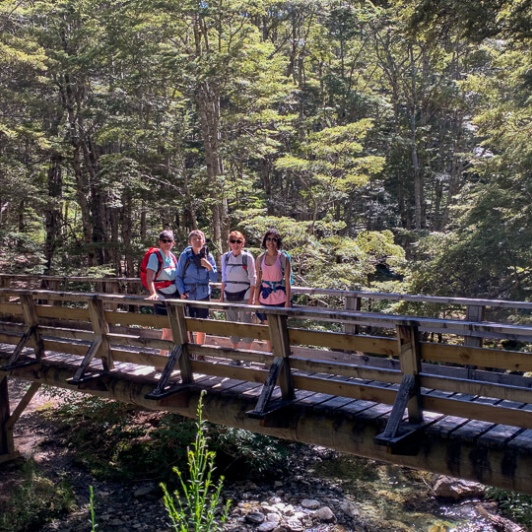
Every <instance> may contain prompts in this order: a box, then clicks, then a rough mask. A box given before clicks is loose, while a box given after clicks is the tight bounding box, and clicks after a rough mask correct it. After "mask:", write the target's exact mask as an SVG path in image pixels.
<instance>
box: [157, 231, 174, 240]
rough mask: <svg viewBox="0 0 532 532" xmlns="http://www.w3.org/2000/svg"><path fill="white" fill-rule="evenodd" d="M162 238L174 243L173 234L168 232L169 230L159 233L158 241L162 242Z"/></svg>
mask: <svg viewBox="0 0 532 532" xmlns="http://www.w3.org/2000/svg"><path fill="white" fill-rule="evenodd" d="M163 238H169V239H170V240H172V242H173V241H174V232H173V231H170V229H165V230H164V231H161V232H160V233H159V240H162V239H163Z"/></svg>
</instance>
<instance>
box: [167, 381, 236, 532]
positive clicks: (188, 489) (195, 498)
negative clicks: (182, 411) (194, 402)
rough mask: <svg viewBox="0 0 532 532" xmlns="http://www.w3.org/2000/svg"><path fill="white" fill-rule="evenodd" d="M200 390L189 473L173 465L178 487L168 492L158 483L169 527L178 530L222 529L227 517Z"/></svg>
mask: <svg viewBox="0 0 532 532" xmlns="http://www.w3.org/2000/svg"><path fill="white" fill-rule="evenodd" d="M204 393H205V392H202V394H201V396H200V400H199V401H198V408H197V422H196V438H195V440H194V443H193V444H192V448H189V449H188V451H187V464H188V475H189V477H188V478H186V477H185V476H184V475H183V473H182V471H181V470H180V469H179V468H178V467H175V468H174V472H175V473H176V474H177V476H178V478H179V482H180V490H179V489H178V490H176V491H174V493H170V491H169V490H168V488H167V486H166V485H165V484H164V483H161V488H162V490H163V494H164V505H165V507H166V509H167V511H168V515H169V517H170V519H171V521H172V527H173V529H174V530H175V531H179V532H189V531H194V532H211V531H217V530H223V526H222V525H223V523H224V522H225V521H226V520H227V515H228V513H229V507H230V504H231V501H227V502H226V503H225V505H224V506H223V508H220V506H221V491H222V487H223V477H220V478H219V479H218V481H217V482H216V483H215V482H214V480H213V472H214V469H215V465H214V460H215V456H216V453H215V452H214V451H211V450H209V448H208V445H207V438H206V435H205V428H204V422H203V417H202V416H203V413H202V412H203V396H204Z"/></svg>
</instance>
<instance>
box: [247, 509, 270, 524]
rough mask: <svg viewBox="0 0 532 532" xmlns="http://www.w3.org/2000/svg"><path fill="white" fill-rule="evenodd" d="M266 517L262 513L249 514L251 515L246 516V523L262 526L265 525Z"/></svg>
mask: <svg viewBox="0 0 532 532" xmlns="http://www.w3.org/2000/svg"><path fill="white" fill-rule="evenodd" d="M265 519H266V518H265V516H264V514H263V513H261V512H249V514H247V515H246V522H247V523H251V524H252V525H260V524H262V523H264V520H265Z"/></svg>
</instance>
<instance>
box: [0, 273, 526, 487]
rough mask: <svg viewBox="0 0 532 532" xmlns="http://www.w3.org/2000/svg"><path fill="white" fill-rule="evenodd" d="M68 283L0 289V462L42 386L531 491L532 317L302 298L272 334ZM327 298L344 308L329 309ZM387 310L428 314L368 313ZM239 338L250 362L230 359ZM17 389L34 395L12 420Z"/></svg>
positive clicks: (6, 282) (241, 356)
mask: <svg viewBox="0 0 532 532" xmlns="http://www.w3.org/2000/svg"><path fill="white" fill-rule="evenodd" d="M44 280H46V282H47V285H48V286H52V288H56V289H53V290H43V289H41V288H40V287H41V286H42V285H43V281H44ZM49 281H53V282H56V283H57V284H56V285H53V284H50V282H49ZM70 281H72V280H70ZM22 282H25V284H21V283H22ZM60 282H61V280H57V279H54V278H49V279H44V278H39V279H38V280H35V279H34V280H33V281H32V282H30V280H29V278H24V279H22V278H20V279H16V278H15V277H7V276H0V286H3V288H0V462H2V461H3V462H5V461H7V460H11V459H13V458H14V457H16V456H17V452H16V441H15V440H14V437H13V428H14V425H15V424H16V422H17V420H18V418H19V417H20V415H21V413H22V412H23V411H24V409H25V407H26V406H27V405H28V403H29V402H30V401H31V398H32V397H33V396H34V394H35V393H36V392H37V390H38V389H39V387H40V386H41V385H43V384H46V385H50V386H54V387H60V388H66V389H70V390H77V391H80V392H83V393H87V394H93V395H98V396H102V397H107V398H111V399H115V400H118V401H124V402H128V403H132V404H135V405H138V406H139V407H141V408H144V409H151V410H165V411H171V412H176V413H179V414H182V415H185V416H188V417H194V416H195V414H196V407H197V402H198V398H199V394H200V393H201V391H202V390H206V391H207V395H206V397H205V399H204V404H205V410H204V414H205V418H206V419H208V420H209V421H211V422H213V423H218V424H223V425H227V426H233V427H241V428H244V429H248V430H250V431H254V432H260V433H264V434H269V435H272V436H276V437H279V438H284V439H286V440H291V441H298V442H304V443H308V444H316V445H321V446H325V447H329V448H332V449H337V450H339V451H342V452H347V453H352V454H356V455H360V456H366V457H370V458H374V459H378V460H385V461H389V462H393V463H396V464H401V465H405V466H410V467H413V468H418V469H424V470H428V471H433V472H437V473H441V474H446V475H451V476H455V477H460V478H466V479H472V480H477V481H480V482H482V483H485V484H490V485H494V486H499V487H503V488H508V489H513V490H517V491H521V492H525V493H532V481H531V480H530V479H531V478H532V389H531V386H532V378H530V377H529V376H528V372H532V350H529V351H525V350H524V349H525V348H526V347H527V344H528V343H529V342H530V343H531V344H532V326H529V325H526V326H525V325H516V324H512V323H510V320H508V319H506V318H505V317H504V314H505V312H502V311H501V309H502V310H511V311H512V313H513V314H514V316H516V315H517V314H518V312H522V313H525V314H526V313H529V312H530V310H531V308H532V304H527V303H518V302H505V301H480V300H466V299H443V298H426V297H425V298H423V297H422V296H405V295H391V294H373V293H363V292H341V291H339V292H335V291H330V290H329V291H327V290H322V291H317V290H305V289H294V292H295V293H296V294H300V296H299V297H300V298H302V299H303V298H306V300H305V301H304V303H306V304H302V305H301V306H296V307H294V308H292V309H281V308H279V309H270V310H268V316H269V319H268V324H267V325H262V324H242V323H231V322H228V321H225V319H224V310H225V309H227V308H228V307H229V306H230V304H226V303H218V302H211V303H203V304H201V303H200V305H207V306H209V308H210V309H211V317H212V319H209V320H200V319H192V318H188V317H185V312H184V309H185V307H184V302H182V301H181V300H167V301H166V302H165V304H166V306H167V308H168V311H169V312H168V317H166V316H156V315H153V314H151V313H150V312H148V311H147V309H149V307H151V306H152V305H153V302H151V301H148V300H145V299H144V297H142V296H140V295H138V294H137V295H135V293H134V292H135V290H133V289H131V286H130V287H129V289H128V291H126V292H127V293H125V294H124V293H119V292H120V291H121V290H119V289H116V286H118V283H117V282H115V283H114V284H113V281H112V280H109V279H105V280H100V281H99V282H100V283H101V284H99V285H98V284H93V285H91V287H92V288H91V287H89V289H93V290H94V286H96V287H97V288H96V291H93V292H81V291H69V290H65V289H64V287H63V286H60V284H59V283H60ZM32 283H33V284H32ZM36 283H38V284H39V286H38V287H37V286H36ZM80 283H81V281H80ZM104 283H107V285H113V287H112V288H111V289H108V288H105V285H104ZM120 283H122V286H123V287H125V286H127V285H128V283H126V282H124V281H122V280H121V281H120ZM131 284H133V281H131ZM19 286H21V288H18V287H19ZM84 288H85V289H86V288H87V287H86V286H85V287H84ZM104 290H105V292H107V293H103V292H104ZM124 291H125V290H122V292H124ZM327 298H329V302H330V301H336V302H337V303H338V305H337V307H338V308H331V307H329V308H321V307H319V306H318V305H317V304H316V302H319V301H322V300H324V299H327ZM382 299H388V300H403V301H409V302H410V303H412V304H416V305H422V304H423V305H425V306H423V307H422V306H419V307H418V309H419V314H425V315H424V316H422V315H418V316H409V315H399V314H383V313H378V312H372V311H370V310H368V308H367V307H368V305H370V304H371V305H375V304H376V303H375V302H378V301H379V300H382ZM370 302H372V303H370ZM427 304H428V305H429V306H427ZM438 305H439V306H438ZM247 308H250V307H247ZM436 309H438V310H436ZM442 309H445V310H442ZM497 309H498V310H497ZM429 311H430V313H429ZM487 311H489V312H492V314H493V316H495V317H496V318H497V319H491V320H490V321H486V316H485V313H486V312H487ZM443 314H447V317H442V315H443ZM453 316H454V318H453ZM526 319H527V318H526V315H524V316H522V322H523V321H525V320H526ZM163 327H169V328H171V330H172V333H173V341H172V342H170V341H166V340H161V339H160V336H161V335H160V329H161V328H163ZM195 332H205V333H207V338H208V341H207V343H206V344H205V345H201V346H200V345H196V344H194V343H192V342H191V341H190V337H191V334H193V333H195ZM233 334H235V335H239V336H243V337H252V338H255V339H256V340H255V342H254V343H253V350H234V349H232V348H231V347H230V343H229V340H228V337H229V336H230V335H233ZM505 343H506V345H511V346H512V347H513V348H516V346H518V347H519V348H520V349H521V350H520V351H517V350H513V351H510V350H507V349H504V348H503V347H501V345H504V344H505ZM270 346H271V350H270ZM161 351H162V352H163V353H164V352H166V351H167V352H168V354H166V355H165V354H161ZM240 361H242V364H241V365H236V364H235V363H238V362H240ZM8 379H24V380H26V381H28V382H29V387H28V391H27V392H26V395H25V396H24V397H23V399H22V400H21V401H20V402H19V403H18V405H15V406H14V408H13V409H11V407H10V404H9V394H8Z"/></svg>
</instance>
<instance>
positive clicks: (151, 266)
mask: <svg viewBox="0 0 532 532" xmlns="http://www.w3.org/2000/svg"><path fill="white" fill-rule="evenodd" d="M157 253H158V252H154V253H152V254H151V255H150V258H149V260H148V264H147V265H146V284H147V285H148V292H149V293H150V295H149V296H148V297H147V299H159V294H158V293H157V289H156V288H155V277H156V276H157V271H158V268H159V259H158V257H157Z"/></svg>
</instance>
